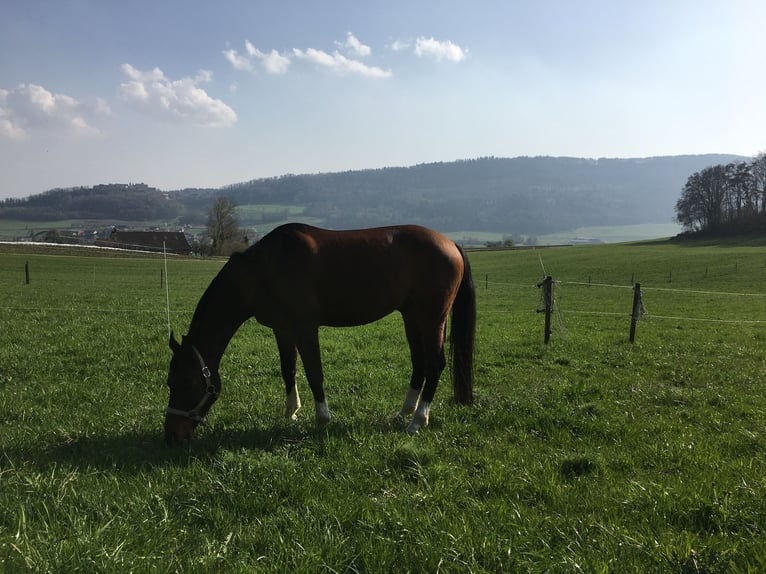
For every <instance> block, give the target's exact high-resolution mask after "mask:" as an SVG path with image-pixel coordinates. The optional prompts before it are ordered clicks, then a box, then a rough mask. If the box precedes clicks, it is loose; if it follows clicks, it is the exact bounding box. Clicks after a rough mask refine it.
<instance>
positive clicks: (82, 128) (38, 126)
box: [0, 84, 110, 139]
mask: <svg viewBox="0 0 766 574" xmlns="http://www.w3.org/2000/svg"><path fill="white" fill-rule="evenodd" d="M109 113H110V109H109V105H108V104H107V103H106V101H105V100H102V99H100V98H99V99H97V100H96V102H95V104H94V105H86V104H83V103H81V102H79V101H77V100H76V99H75V98H73V97H71V96H68V95H66V94H54V93H53V92H50V91H48V90H47V89H45V88H44V87H42V86H38V85H37V84H19V85H18V86H16V87H15V88H14V89H13V90H3V89H0V135H2V136H5V137H8V138H11V139H23V138H25V137H27V136H29V135H30V132H33V131H38V130H39V131H61V132H64V133H73V134H77V135H97V134H99V133H100V132H99V130H98V129H96V128H95V127H93V126H92V125H91V124H90V122H89V121H88V120H87V119H86V116H88V117H95V116H98V115H108V114H109Z"/></svg>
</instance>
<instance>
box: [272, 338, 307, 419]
mask: <svg viewBox="0 0 766 574" xmlns="http://www.w3.org/2000/svg"><path fill="white" fill-rule="evenodd" d="M274 336H275V337H276V339H277V348H278V349H279V364H280V369H281V371H282V379H283V380H284V382H285V395H286V397H285V417H287V418H288V419H292V420H295V419H297V418H298V409H300V408H301V398H300V396H299V395H298V385H296V384H295V370H296V364H297V361H298V349H297V347H296V346H295V340H294V339H293V338H292V337H288V336H287V335H285V334H284V333H280V332H277V331H274Z"/></svg>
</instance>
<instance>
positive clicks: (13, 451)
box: [0, 417, 406, 473]
mask: <svg viewBox="0 0 766 574" xmlns="http://www.w3.org/2000/svg"><path fill="white" fill-rule="evenodd" d="M361 426H362V425H361V424H359V423H356V424H353V423H351V422H348V421H344V420H342V419H341V420H339V419H337V418H336V419H334V420H333V421H332V422H331V423H330V424H329V425H327V426H326V427H324V428H317V427H316V426H314V425H313V424H311V423H305V424H301V423H292V424H291V423H288V422H283V423H274V424H272V425H269V426H265V427H253V428H249V429H232V428H225V427H224V426H218V427H213V428H210V429H204V430H203V431H201V432H200V433H199V436H198V438H196V439H195V440H193V441H191V442H189V443H187V444H186V445H184V446H181V447H170V446H167V445H166V444H165V443H164V441H163V437H162V433H161V432H160V429H157V431H151V432H149V431H146V430H139V431H127V432H123V433H121V434H116V435H87V434H86V435H81V436H71V435H67V436H55V437H51V436H48V437H41V439H40V441H39V442H38V444H35V445H30V446H25V447H23V448H22V447H14V446H10V447H9V446H5V447H2V450H1V451H0V468H2V466H5V464H8V463H10V464H11V465H13V466H19V465H22V464H26V465H30V466H31V467H32V468H34V469H36V470H44V469H47V468H50V467H51V466H64V467H69V468H77V469H80V470H83V471H86V470H112V471H115V470H116V471H119V472H127V473H138V472H141V471H145V470H148V469H151V468H155V467H163V466H186V465H189V464H192V463H193V462H198V461H210V460H213V459H215V458H216V457H217V456H218V455H219V454H220V453H221V452H224V451H239V450H253V451H263V452H270V451H273V450H278V449H280V448H284V447H293V446H296V445H301V444H306V443H310V444H312V445H313V446H315V447H321V446H322V445H323V443H325V442H326V441H327V440H329V439H339V440H348V441H350V442H353V441H354V435H355V434H356V433H358V432H359V431H361V430H362V429H361ZM364 431H365V432H368V433H369V432H372V433H379V434H386V433H401V434H402V435H404V436H406V435H405V431H404V426H403V425H402V424H401V422H400V421H397V420H395V419H394V418H393V417H391V418H390V419H378V420H374V421H368V422H367V423H366V424H365V425H364ZM312 450H314V451H315V452H318V453H321V452H322V451H323V448H315V449H312Z"/></svg>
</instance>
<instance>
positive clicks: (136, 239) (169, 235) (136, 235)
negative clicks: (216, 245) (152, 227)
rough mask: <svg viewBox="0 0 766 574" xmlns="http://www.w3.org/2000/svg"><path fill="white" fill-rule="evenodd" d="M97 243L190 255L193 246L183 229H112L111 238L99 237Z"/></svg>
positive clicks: (119, 247) (122, 247)
mask: <svg viewBox="0 0 766 574" xmlns="http://www.w3.org/2000/svg"><path fill="white" fill-rule="evenodd" d="M96 245H100V246H102V247H116V248H118V249H133V250H136V251H159V252H161V251H163V249H164V250H165V251H166V252H167V253H176V254H178V255H189V254H190V253H191V246H190V245H189V242H188V241H187V239H186V235H185V234H184V233H183V232H181V231H118V230H117V229H115V230H114V231H112V233H111V235H110V236H109V239H99V240H97V241H96Z"/></svg>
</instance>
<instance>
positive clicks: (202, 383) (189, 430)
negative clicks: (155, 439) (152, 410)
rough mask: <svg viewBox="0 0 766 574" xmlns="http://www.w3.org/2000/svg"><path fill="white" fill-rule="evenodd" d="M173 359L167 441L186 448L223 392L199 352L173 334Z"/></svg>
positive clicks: (215, 373) (216, 378) (216, 376)
mask: <svg viewBox="0 0 766 574" xmlns="http://www.w3.org/2000/svg"><path fill="white" fill-rule="evenodd" d="M170 349H171V350H172V351H173V357H172V358H171V359H170V367H169V369H168V387H169V388H170V399H169V400H168V407H167V409H165V441H166V442H167V443H168V444H169V445H177V444H183V443H184V442H185V441H187V440H191V439H192V438H194V429H196V428H197V425H199V424H200V423H202V422H204V421H205V416H207V412H208V411H209V410H210V407H211V406H212V405H213V403H214V402H215V401H216V399H217V398H218V394H219V393H220V391H221V379H220V377H219V376H218V373H217V372H213V371H211V370H210V368H208V366H207V365H206V364H205V360H204V359H203V357H202V354H201V353H200V352H199V350H198V349H197V348H196V347H195V346H194V345H193V344H191V343H189V342H188V341H186V340H185V339H182V343H178V341H176V340H175V338H174V337H173V333H171V334H170Z"/></svg>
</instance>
